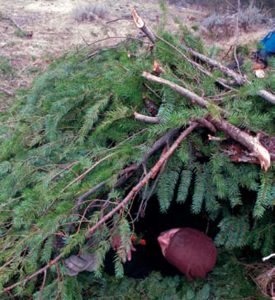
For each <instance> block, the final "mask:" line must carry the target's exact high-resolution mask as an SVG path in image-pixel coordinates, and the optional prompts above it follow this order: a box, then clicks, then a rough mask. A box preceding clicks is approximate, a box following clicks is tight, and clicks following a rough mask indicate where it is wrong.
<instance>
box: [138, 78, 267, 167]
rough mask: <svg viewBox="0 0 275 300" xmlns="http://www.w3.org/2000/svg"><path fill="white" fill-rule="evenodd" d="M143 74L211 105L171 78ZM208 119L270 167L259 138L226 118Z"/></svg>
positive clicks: (203, 103)
mask: <svg viewBox="0 0 275 300" xmlns="http://www.w3.org/2000/svg"><path fill="white" fill-rule="evenodd" d="M142 76H143V77H145V78H146V79H148V80H151V81H154V82H157V83H161V84H164V85H167V86H169V87H170V88H171V89H173V90H174V91H176V92H178V93H179V94H181V95H183V96H185V97H187V98H189V99H190V100H191V101H192V102H195V103H196V104H198V105H200V106H202V107H208V105H209V104H208V102H207V101H206V100H205V99H203V98H202V97H200V96H198V95H196V94H195V93H193V92H191V91H189V90H187V89H184V88H183V87H181V86H179V85H177V84H175V83H173V82H171V81H169V80H166V79H163V78H159V77H156V76H153V75H151V74H149V73H147V72H143V73H142ZM208 120H209V121H210V122H211V123H212V124H214V125H215V126H216V127H217V128H218V129H220V130H222V131H224V132H225V133H226V134H228V135H229V136H230V137H232V138H233V139H234V140H236V141H238V142H239V143H241V144H242V145H244V146H245V147H247V148H248V149H249V150H250V151H251V152H252V153H251V154H252V155H254V156H256V157H257V158H258V160H259V162H260V164H261V167H262V169H264V170H265V171H266V170H268V169H269V167H270V154H269V152H268V151H267V149H266V148H265V147H263V146H262V144H261V143H260V142H259V140H258V139H257V138H254V137H252V136H250V135H249V134H247V133H246V132H244V131H241V130H240V129H239V128H237V127H235V126H233V125H231V124H230V123H228V122H227V121H226V120H224V119H214V118H211V117H210V118H208Z"/></svg>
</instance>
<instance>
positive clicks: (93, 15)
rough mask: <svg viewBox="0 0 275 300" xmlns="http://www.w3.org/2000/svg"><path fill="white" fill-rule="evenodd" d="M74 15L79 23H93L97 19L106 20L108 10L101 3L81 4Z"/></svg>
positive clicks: (74, 11) (74, 10)
mask: <svg viewBox="0 0 275 300" xmlns="http://www.w3.org/2000/svg"><path fill="white" fill-rule="evenodd" d="M72 15H73V18H74V19H75V20H76V21H78V22H84V21H89V22H92V21H94V20H96V19H97V18H99V19H104V18H105V17H106V15H107V8H106V6H105V5H103V4H100V3H81V4H79V5H77V6H76V7H75V8H74V9H73V12H72Z"/></svg>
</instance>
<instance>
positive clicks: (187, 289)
mask: <svg viewBox="0 0 275 300" xmlns="http://www.w3.org/2000/svg"><path fill="white" fill-rule="evenodd" d="M78 284H79V285H80V286H81V288H82V289H83V290H85V297H86V298H85V299H109V298H110V299H114V300H118V299H119V300H120V299H123V300H128V299H129V300H130V299H131V300H132V299H137V300H139V299H146V300H158V299H167V300H168V299H175V300H177V299H179V300H180V299H186V300H187V299H188V300H223V299H232V300H233V299H246V298H250V297H251V298H252V297H254V298H255V299H259V300H264V299H266V298H265V297H262V296H261V295H260V294H259V292H258V291H257V288H256V287H255V286H254V285H253V284H251V282H249V281H248V280H247V279H246V276H245V272H244V269H243V268H242V266H241V265H239V264H238V262H236V261H234V259H232V257H230V256H229V255H222V259H221V264H220V265H219V266H218V267H217V268H216V269H215V271H214V272H212V273H211V274H210V275H209V276H208V277H207V279H206V280H197V281H193V282H188V281H187V280H186V279H184V278H183V277H181V276H174V277H168V276H167V277H163V276H161V274H159V273H157V272H152V273H151V274H150V275H149V276H148V277H146V278H145V279H138V280H137V279H132V278H127V277H126V278H122V279H120V278H114V277H107V276H105V277H103V278H101V279H95V278H94V277H93V276H88V277H86V278H84V277H82V278H81V280H79V281H78ZM78 289H79V288H78ZM72 292H73V291H72ZM82 295H84V292H82ZM73 299H74V298H73ZM76 299H77V298H76Z"/></svg>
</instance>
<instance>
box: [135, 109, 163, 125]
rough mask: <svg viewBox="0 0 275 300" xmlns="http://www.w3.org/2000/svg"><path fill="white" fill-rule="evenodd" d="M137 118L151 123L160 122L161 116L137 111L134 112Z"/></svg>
mask: <svg viewBox="0 0 275 300" xmlns="http://www.w3.org/2000/svg"><path fill="white" fill-rule="evenodd" d="M134 116H135V119H136V120H138V121H141V122H144V123H149V124H159V123H160V119H159V117H150V116H145V115H142V114H139V113H137V112H134Z"/></svg>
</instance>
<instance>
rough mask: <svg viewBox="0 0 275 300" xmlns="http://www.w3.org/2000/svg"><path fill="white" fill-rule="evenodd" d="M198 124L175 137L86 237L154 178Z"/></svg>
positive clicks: (193, 124)
mask: <svg viewBox="0 0 275 300" xmlns="http://www.w3.org/2000/svg"><path fill="white" fill-rule="evenodd" d="M196 127H198V124H197V123H195V122H193V123H192V124H191V125H190V126H189V127H188V128H187V129H185V130H184V131H183V132H182V133H181V134H180V136H179V137H178V138H177V139H176V141H175V142H174V143H173V144H172V146H171V147H170V148H169V149H168V150H167V152H166V153H164V154H163V155H161V157H160V158H159V160H158V161H157V163H156V164H155V165H154V166H153V167H152V169H151V170H150V171H149V172H148V174H147V175H146V176H145V177H144V178H143V179H142V180H141V181H140V182H139V183H138V184H137V185H135V186H134V187H133V188H132V189H131V191H130V192H129V193H128V195H127V196H126V197H125V198H124V199H123V200H122V201H121V202H120V203H119V204H118V205H117V206H116V207H115V208H114V209H112V210H111V211H110V212H109V213H108V214H107V215H105V216H104V217H103V218H101V219H100V220H99V221H98V222H97V223H96V224H95V225H94V226H92V227H91V228H90V229H89V231H88V234H87V238H90V237H91V236H92V235H93V234H94V232H95V231H96V230H97V229H98V228H99V227H100V226H101V225H103V224H104V223H105V222H106V221H107V220H109V219H110V218H111V217H112V216H113V215H114V214H116V213H117V212H119V211H120V210H121V209H124V208H125V206H126V205H127V204H128V203H129V202H130V201H131V200H133V199H134V198H135V197H136V195H137V193H138V192H139V191H140V190H141V189H142V188H143V187H144V185H145V184H147V182H149V180H150V179H154V178H155V177H156V175H157V173H158V172H159V170H160V169H161V167H162V166H163V164H164V163H165V162H166V161H167V160H168V159H169V158H170V156H171V155H172V154H173V153H174V151H175V150H176V149H177V148H178V146H179V145H180V143H181V142H182V141H183V140H184V139H185V138H186V137H187V136H188V135H189V134H190V133H191V132H192V131H193V130H194V129H195V128H196Z"/></svg>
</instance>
